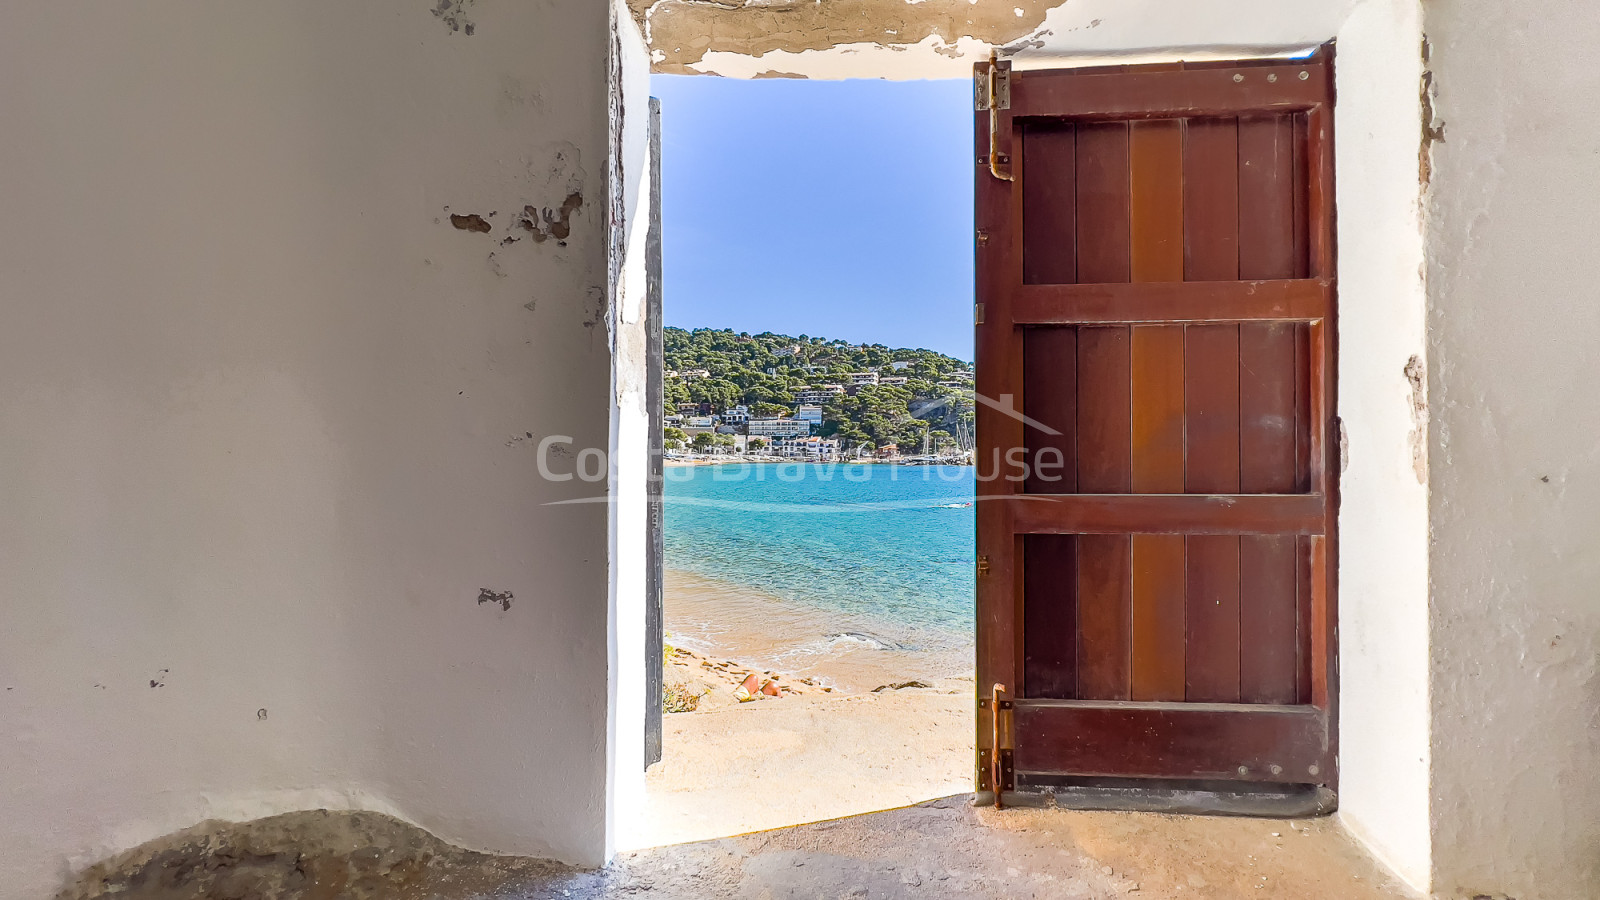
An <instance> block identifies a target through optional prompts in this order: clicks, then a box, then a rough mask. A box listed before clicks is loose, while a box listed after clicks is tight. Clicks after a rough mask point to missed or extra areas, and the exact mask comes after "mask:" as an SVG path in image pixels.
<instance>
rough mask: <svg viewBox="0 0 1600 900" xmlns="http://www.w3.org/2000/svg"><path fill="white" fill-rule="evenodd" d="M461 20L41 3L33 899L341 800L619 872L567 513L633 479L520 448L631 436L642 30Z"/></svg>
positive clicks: (31, 333)
mask: <svg viewBox="0 0 1600 900" xmlns="http://www.w3.org/2000/svg"><path fill="white" fill-rule="evenodd" d="M435 6H436V4H434V3H417V2H411V3H390V2H382V0H360V2H344V3H333V4H329V3H322V2H311V0H283V2H273V3H242V2H233V3H213V2H202V0H159V2H158V0H150V2H143V3H136V4H135V3H114V4H112V3H89V2H77V0H62V2H53V3H37V4H26V5H21V6H16V7H15V8H12V9H9V10H8V11H7V21H6V26H5V27H4V28H3V29H0V122H3V123H4V125H3V127H0V210H3V213H4V214H3V215H0V609H3V610H4V625H3V627H0V739H3V743H0V747H3V749H0V810H3V815H0V897H6V898H10V897H18V898H21V897H29V898H34V897H40V896H46V895H48V893H50V891H51V890H52V889H53V887H54V886H55V885H56V884H57V883H58V881H59V879H60V877H61V876H62V874H63V873H64V872H65V871H66V870H67V869H68V868H69V867H72V866H75V865H78V864H81V863H84V862H87V861H89V860H91V859H93V858H97V857H99V856H101V855H103V854H105V853H108V852H110V851H114V850H118V849H122V848H125V847H128V846H130V845H132V844H135V843H138V842H140V841H143V840H146V839H149V838H152V837H155V836H157V835H160V834H163V833H166V832H169V831H172V830H175V829H178V828H182V827H186V826H189V825H192V824H194V823H195V822H197V821H199V820H201V819H204V818H206V817H209V816H222V817H227V818H249V817H253V816H259V815H264V814H269V813H275V812H280V811H285V810H290V809H300V808H306V807H316V806H328V807H335V808H340V807H361V808H369V809H381V810H388V811H391V812H395V813H398V814H400V815H402V816H405V817H407V818H410V819H412V820H414V821H416V822H419V823H420V824H422V825H424V826H426V827H428V828H430V829H432V830H433V831H434V832H436V833H437V834H439V835H441V836H442V837H445V838H447V839H450V840H454V841H458V842H462V843H465V844H468V845H470V846H475V847H480V848H485V849H493V850H504V851H513V852H519V853H532V854H542V855H554V856H558V857H561V858H564V859H568V860H574V861H585V862H598V861H599V860H600V858H601V857H602V855H603V852H604V833H605V783H606V779H605V775H606V757H607V755H608V752H609V749H610V748H609V747H608V743H607V742H608V732H607V722H606V708H607V696H608V687H607V685H608V671H607V660H608V655H607V622H608V601H607V591H608V588H607V583H608V576H607V550H608V545H609V539H608V524H607V513H606V508H605V506H604V505H603V504H601V505H588V506H585V505H579V506H566V507H546V506H543V505H542V504H544V503H545V502H547V501H551V500H558V499H567V498H571V497H579V496H588V495H593V494H595V493H597V492H600V491H603V489H604V487H605V485H604V483H603V481H602V482H601V483H600V484H591V483H586V482H583V481H581V480H579V479H574V480H573V481H571V482H566V483H559V484H556V483H550V482H546V481H544V480H542V479H541V478H539V477H538V474H537V468H536V460H535V456H534V454H535V446H536V444H537V441H536V440H530V439H529V438H528V437H527V435H529V434H532V435H533V436H534V437H535V438H538V437H540V436H543V435H548V434H564V435H570V436H572V437H573V438H574V441H573V446H572V448H571V449H572V450H573V451H576V450H577V449H578V448H581V447H597V448H600V449H602V450H603V449H605V448H606V447H607V444H608V440H609V432H610V426H611V421H610V415H609V413H608V410H609V409H610V407H611V405H612V402H611V401H612V397H613V394H612V392H611V388H610V383H611V380H610V375H611V368H610V367H611V352H610V347H609V345H608V341H609V335H608V320H607V299H606V298H607V292H608V289H609V284H608V272H607V265H606V254H607V234H608V231H607V225H606V219H607V210H608V195H607V180H608V166H609V161H608V131H607V112H606V110H607V86H608V80H609V77H610V51H611V44H610V41H609V39H608V27H607V21H608V9H607V7H606V4H600V3H592V2H587V0H554V2H544V3H537V4H532V3H515V2H489V0H483V2H477V3H470V2H469V3H466V4H456V6H455V7H449V8H446V9H444V10H442V11H437V12H436V11H435ZM571 193H579V194H581V195H582V197H583V205H582V207H581V208H579V209H578V210H577V211H576V212H575V213H574V214H573V215H572V216H571V218H570V226H571V232H570V234H569V235H568V237H567V238H566V239H565V245H563V244H562V241H560V240H558V239H556V238H555V237H554V236H552V237H550V238H549V239H547V240H546V241H544V242H543V243H539V242H536V241H535V240H533V239H532V235H531V234H530V233H529V232H526V231H522V230H518V229H515V228H513V227H511V226H512V219H513V217H514V216H516V215H517V214H518V213H519V212H521V211H522V210H523V208H524V206H526V205H533V206H536V207H539V208H541V209H542V208H544V207H552V208H556V209H559V207H560V206H561V205H562V202H563V200H564V199H566V197H567V196H568V195H569V194H571ZM447 207H448V211H447ZM451 212H454V213H457V214H476V215H482V216H484V217H486V221H487V222H488V223H489V224H490V225H491V231H490V233H488V234H482V233H475V232H471V231H464V230H458V229H457V228H455V227H452V224H451V220H450V218H449V214H450V213H451ZM491 214H493V215H491ZM541 218H542V216H541ZM557 218H558V219H559V216H557ZM508 236H511V237H518V238H520V239H519V240H518V241H516V242H514V243H511V244H508V245H504V246H502V244H501V241H502V240H503V239H504V238H506V237H508ZM574 463H575V460H574V459H572V458H570V457H555V456H552V458H551V460H550V464H551V468H552V469H554V470H557V471H563V472H565V471H571V470H572V467H573V465H574ZM602 478H603V472H602ZM482 589H489V590H491V591H508V592H511V593H512V594H513V595H514V597H513V598H512V599H511V601H510V608H509V609H507V608H504V605H503V604H502V603H499V602H494V603H489V602H485V603H480V602H479V596H480V590H482ZM262 710H264V712H258V711H262Z"/></svg>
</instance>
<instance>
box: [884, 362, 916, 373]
mask: <svg viewBox="0 0 1600 900" xmlns="http://www.w3.org/2000/svg"><path fill="white" fill-rule="evenodd" d="M889 365H890V366H892V367H894V370H895V371H896V372H903V371H905V370H906V369H909V368H911V363H908V362H905V361H904V360H898V359H897V360H895V361H894V362H892V363H889Z"/></svg>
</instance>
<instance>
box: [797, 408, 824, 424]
mask: <svg viewBox="0 0 1600 900" xmlns="http://www.w3.org/2000/svg"><path fill="white" fill-rule="evenodd" d="M794 417H795V418H796V419H799V420H800V421H802V422H809V423H810V424H811V425H813V426H820V425H822V407H820V406H807V405H801V406H799V407H798V408H796V409H795V411H794Z"/></svg>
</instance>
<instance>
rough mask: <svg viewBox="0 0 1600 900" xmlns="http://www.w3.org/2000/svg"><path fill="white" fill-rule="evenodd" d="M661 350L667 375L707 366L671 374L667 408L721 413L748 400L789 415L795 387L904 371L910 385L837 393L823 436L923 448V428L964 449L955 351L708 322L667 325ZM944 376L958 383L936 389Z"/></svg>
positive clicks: (827, 409)
mask: <svg viewBox="0 0 1600 900" xmlns="http://www.w3.org/2000/svg"><path fill="white" fill-rule="evenodd" d="M665 349H666V356H665V363H666V366H665V367H666V369H667V371H668V372H677V373H688V372H695V371H698V370H701V369H703V370H705V371H706V372H708V373H709V375H708V376H706V377H686V376H684V375H682V374H680V375H679V376H678V377H668V378H667V379H666V388H665V390H666V405H667V409H668V411H669V412H670V411H672V410H674V409H676V408H677V406H678V404H680V403H686V402H693V403H710V404H711V405H712V407H713V409H714V410H715V411H716V412H719V413H720V412H722V411H723V410H724V409H726V408H727V407H729V406H737V405H740V404H744V405H746V406H749V407H750V408H751V411H752V413H754V414H756V415H793V413H794V407H795V395H796V394H797V393H798V392H799V391H803V390H805V389H806V388H812V387H821V386H822V385H827V384H840V385H849V384H850V379H849V375H850V374H851V373H853V372H877V373H878V374H879V375H880V376H882V377H903V378H905V379H906V383H905V384H904V385H863V386H862V387H861V388H860V389H859V390H858V391H857V392H856V394H855V396H843V397H836V398H834V399H833V400H832V401H830V402H828V403H825V404H823V405H822V407H823V426H822V430H821V431H820V432H819V433H820V434H822V435H823V436H824V437H838V438H839V439H840V440H841V441H842V442H843V443H844V446H846V447H850V448H853V447H855V446H857V445H860V444H863V443H868V444H872V445H874V446H883V445H884V444H890V443H893V444H899V445H900V446H901V447H903V448H905V449H906V450H907V451H908V452H914V451H915V450H916V449H918V448H920V447H922V444H923V436H924V435H925V434H927V435H928V436H929V439H930V440H929V443H930V445H931V446H933V447H935V448H941V447H953V446H955V445H957V444H964V445H967V446H970V436H971V434H972V420H973V414H972V382H971V376H970V371H971V369H972V366H971V364H970V363H968V362H966V361H963V360H959V359H956V358H955V357H952V356H945V355H944V354H942V353H935V352H933V351H932V350H912V349H905V348H902V349H894V348H890V347H886V346H884V345H882V344H851V343H847V342H845V341H839V340H829V339H827V338H818V337H810V336H808V335H803V334H802V335H800V336H799V337H791V336H789V335H785V334H771V333H763V334H744V333H737V332H733V331H727V330H717V329H710V328H697V329H694V330H693V331H686V330H684V329H681V328H668V329H666V334H665ZM895 363H902V364H904V365H901V366H898V367H897V366H895V365H894V364H895ZM958 373H959V374H958ZM941 381H943V382H954V384H946V385H943V386H941V385H940V384H939V382H941Z"/></svg>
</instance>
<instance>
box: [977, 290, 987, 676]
mask: <svg viewBox="0 0 1600 900" xmlns="http://www.w3.org/2000/svg"><path fill="white" fill-rule="evenodd" d="M978 309H979V310H980V311H979V313H978V321H979V322H980V323H982V322H983V313H982V309H983V304H981V303H980V304H978ZM978 574H979V575H987V574H989V557H987V556H980V557H978ZM978 702H979V703H982V702H983V701H981V700H980V701H978Z"/></svg>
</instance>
